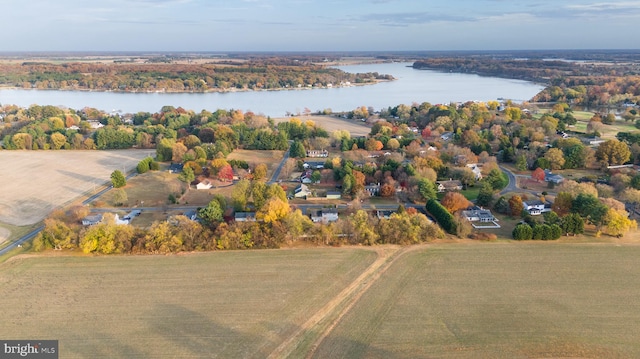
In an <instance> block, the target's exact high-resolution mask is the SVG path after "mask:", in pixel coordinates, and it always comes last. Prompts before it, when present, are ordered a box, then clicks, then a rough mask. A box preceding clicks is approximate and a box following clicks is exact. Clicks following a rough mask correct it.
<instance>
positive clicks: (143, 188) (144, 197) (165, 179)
mask: <svg viewBox="0 0 640 359" xmlns="http://www.w3.org/2000/svg"><path fill="white" fill-rule="evenodd" d="M124 190H125V192H126V193H127V198H128V203H126V205H128V206H136V205H144V206H146V207H155V206H162V205H166V204H167V203H168V198H169V194H171V193H173V194H174V195H175V196H176V198H179V197H180V195H181V193H182V190H185V191H186V184H185V183H184V182H181V181H180V180H178V175H177V174H175V173H173V174H172V173H169V172H168V171H149V172H147V173H143V174H141V175H138V176H135V177H133V178H132V179H130V180H128V181H127V186H126V187H124ZM113 193H114V192H113V190H112V191H109V192H107V193H105V194H104V196H102V197H100V200H99V201H100V202H103V203H105V204H106V205H108V206H112V205H113Z"/></svg>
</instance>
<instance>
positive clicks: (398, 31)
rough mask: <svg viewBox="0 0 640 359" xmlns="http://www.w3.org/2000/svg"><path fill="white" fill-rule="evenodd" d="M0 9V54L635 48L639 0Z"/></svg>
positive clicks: (83, 0)
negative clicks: (0, 13) (34, 52)
mask: <svg viewBox="0 0 640 359" xmlns="http://www.w3.org/2000/svg"><path fill="white" fill-rule="evenodd" d="M0 8H1V9H2V20H1V22H0V52H2V51H196V52H197V51H213V52H217V51H220V52H225V51H446V50H520V49H522V50H527V49H638V48H640V36H638V35H637V34H638V33H637V31H638V28H639V27H640V1H607V0H602V1H591V0H444V1H443V0H90V1H88V0H53V1H52V0H0Z"/></svg>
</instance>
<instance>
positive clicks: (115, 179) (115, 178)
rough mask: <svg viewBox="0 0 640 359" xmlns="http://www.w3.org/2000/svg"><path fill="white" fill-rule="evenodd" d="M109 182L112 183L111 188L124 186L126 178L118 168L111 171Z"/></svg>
mask: <svg viewBox="0 0 640 359" xmlns="http://www.w3.org/2000/svg"><path fill="white" fill-rule="evenodd" d="M111 184H113V188H120V187H124V186H126V185H127V179H126V178H125V177H124V175H123V174H122V172H120V170H115V171H113V172H111Z"/></svg>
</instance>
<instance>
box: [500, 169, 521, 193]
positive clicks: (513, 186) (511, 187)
mask: <svg viewBox="0 0 640 359" xmlns="http://www.w3.org/2000/svg"><path fill="white" fill-rule="evenodd" d="M500 170H501V171H502V172H504V173H506V174H507V177H508V178H509V184H508V185H507V187H505V188H504V189H503V190H502V191H500V193H499V194H500V195H503V194H505V193H509V192H516V191H519V190H520V189H519V188H518V185H517V183H518V182H517V181H516V176H515V175H514V174H513V172H511V171H509V170H508V169H506V168H505V167H502V166H500Z"/></svg>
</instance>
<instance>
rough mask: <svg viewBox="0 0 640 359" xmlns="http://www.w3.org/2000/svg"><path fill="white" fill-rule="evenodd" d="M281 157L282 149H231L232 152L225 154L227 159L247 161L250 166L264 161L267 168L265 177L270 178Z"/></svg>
mask: <svg viewBox="0 0 640 359" xmlns="http://www.w3.org/2000/svg"><path fill="white" fill-rule="evenodd" d="M283 157H284V151H251V150H233V152H231V153H230V154H229V156H227V160H242V161H247V163H249V165H251V166H255V165H257V164H260V163H264V164H266V165H267V169H268V171H267V178H271V175H273V171H275V170H276V168H277V167H278V165H279V164H280V161H282V158H283Z"/></svg>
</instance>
